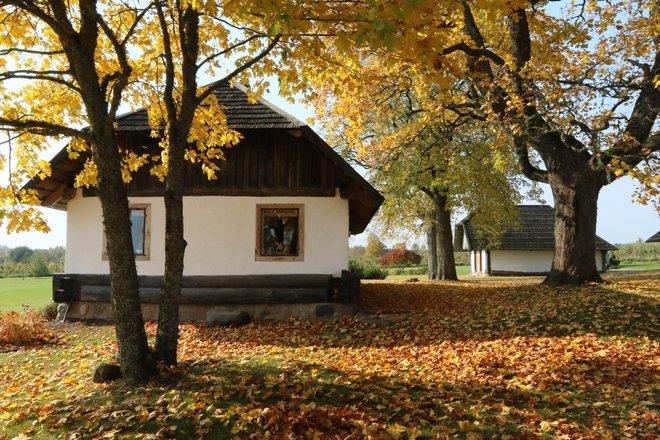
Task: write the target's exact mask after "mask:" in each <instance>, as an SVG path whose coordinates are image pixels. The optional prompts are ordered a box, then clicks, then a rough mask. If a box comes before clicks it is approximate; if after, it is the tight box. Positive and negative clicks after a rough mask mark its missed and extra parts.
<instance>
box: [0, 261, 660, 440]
mask: <svg viewBox="0 0 660 440" xmlns="http://www.w3.org/2000/svg"><path fill="white" fill-rule="evenodd" d="M634 276H640V278H633V277H634ZM610 280H611V283H609V284H606V285H593V286H588V287H585V288H581V289H574V288H566V289H551V288H546V287H541V286H538V285H536V284H534V283H535V282H537V280H533V281H530V280H524V279H523V280H500V281H498V280H495V281H492V280H489V281H486V282H483V281H480V282H477V281H474V282H456V283H450V282H447V283H431V282H417V283H392V282H369V283H364V284H363V292H362V293H363V303H364V307H365V308H367V309H368V310H369V311H370V312H371V313H370V314H366V315H363V316H358V317H355V318H347V319H342V320H340V321H317V322H311V321H287V322H281V323H274V322H256V323H252V324H249V325H247V326H244V327H240V328H229V329H224V328H223V329H209V328H205V327H203V326H196V325H183V326H182V327H181V331H182V342H181V360H182V362H181V365H180V366H179V368H178V369H177V370H176V371H171V372H162V374H161V375H160V378H159V379H158V380H157V381H155V382H154V383H152V384H149V385H148V386H144V387H140V388H137V389H128V388H126V387H124V386H123V385H121V384H120V383H115V384H112V385H97V384H94V383H92V382H91V372H92V368H93V366H94V365H95V364H96V363H98V362H100V361H103V360H105V361H107V360H110V359H111V357H112V354H113V352H114V350H115V344H114V342H113V331H112V328H111V327H109V326H86V325H81V324H69V325H65V326H64V327H61V328H59V329H57V330H56V332H57V333H58V334H59V335H60V338H61V340H60V344H59V345H56V346H47V347H43V346H42V347H39V348H33V349H21V350H18V351H11V352H6V353H3V354H0V438H14V437H16V436H19V438H44V439H46V438H47V439H50V438H57V437H60V438H145V439H146V438H181V439H185V438H191V439H193V438H209V439H215V438H249V437H252V438H320V439H335V438H336V439H346V438H350V439H358V438H374V439H388V438H392V439H397V438H398V439H411V438H467V439H479V438H494V437H495V438H516V439H518V438H626V437H628V438H648V439H651V438H657V433H658V432H659V431H658V429H659V428H658V427H659V426H660V415H659V413H658V401H659V399H658V396H659V394H660V393H659V391H660V389H659V383H660V381H659V379H660V374H659V373H660V343H659V340H658V336H659V332H660V326H659V325H658V315H659V312H660V307H659V305H658V304H659V303H658V301H659V300H660V273H658V272H654V273H651V274H645V275H639V274H637V275H633V274H629V275H628V277H624V276H618V275H617V276H616V277H615V278H611V279H610ZM154 328H155V327H154V326H153V325H149V326H148V330H149V331H150V332H151V333H153V331H154ZM2 432H5V434H1V433H2ZM157 433H158V434H157ZM21 435H22V436H23V437H20V436H21Z"/></svg>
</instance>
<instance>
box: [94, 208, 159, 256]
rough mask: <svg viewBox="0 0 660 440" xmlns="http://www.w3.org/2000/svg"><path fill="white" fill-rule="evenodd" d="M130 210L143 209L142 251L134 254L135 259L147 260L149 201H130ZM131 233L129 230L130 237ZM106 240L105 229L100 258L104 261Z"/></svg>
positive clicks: (149, 244)
mask: <svg viewBox="0 0 660 440" xmlns="http://www.w3.org/2000/svg"><path fill="white" fill-rule="evenodd" d="M128 209H129V210H130V211H133V210H143V211H144V230H143V231H142V233H143V235H144V249H143V251H144V252H143V253H141V254H135V260H136V261H147V260H150V259H151V204H149V203H131V204H129V205H128ZM132 238H133V234H132V231H131V239H132ZM107 248H108V241H107V237H106V235H105V230H104V231H103V255H102V259H103V260H104V261H105V260H107V259H108V251H107Z"/></svg>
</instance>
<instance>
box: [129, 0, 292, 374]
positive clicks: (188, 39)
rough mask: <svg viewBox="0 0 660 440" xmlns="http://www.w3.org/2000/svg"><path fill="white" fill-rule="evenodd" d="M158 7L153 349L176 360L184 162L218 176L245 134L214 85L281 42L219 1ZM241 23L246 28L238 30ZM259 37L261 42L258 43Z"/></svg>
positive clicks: (153, 100)
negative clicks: (215, 73) (218, 73)
mask: <svg viewBox="0 0 660 440" xmlns="http://www.w3.org/2000/svg"><path fill="white" fill-rule="evenodd" d="M155 9H156V14H155V15H156V16H155V17H154V20H153V22H152V23H150V26H149V25H148V26H145V27H144V28H142V29H141V32H142V33H143V34H144V35H145V38H146V36H147V35H160V36H161V40H162V48H161V47H160V45H156V46H155V47H151V48H150V49H149V50H147V53H148V54H149V56H150V57H151V58H152V59H153V60H154V62H153V63H152V64H151V66H150V68H149V70H147V76H148V77H149V78H150V87H151V88H152V89H153V90H152V92H151V93H150V94H148V95H147V105H148V110H149V120H150V124H151V126H152V127H153V129H154V130H155V131H159V130H160V129H161V127H163V126H164V127H163V128H162V130H163V133H162V134H161V133H158V134H157V136H159V137H160V147H161V148H162V149H163V153H162V154H161V156H162V157H163V160H162V161H161V163H160V165H159V166H158V165H157V166H155V167H154V168H152V173H153V174H156V175H158V176H159V177H160V178H161V179H163V180H164V181H165V191H164V201H165V236H166V239H165V273H164V276H165V283H164V288H163V290H162V295H161V301H160V307H159V319H158V322H159V325H158V333H157V337H156V345H155V353H156V356H157V358H158V359H159V360H161V361H163V362H164V363H166V364H169V365H174V364H176V362H177V341H178V329H179V297H180V292H181V283H182V277H183V260H184V255H185V247H186V242H185V239H184V221H183V192H184V177H185V163H186V161H190V162H193V163H199V164H200V166H201V167H202V170H203V171H204V172H205V174H206V175H207V177H208V178H210V179H215V178H216V171H217V170H219V167H218V165H217V161H218V160H221V159H223V158H224V153H223V151H222V148H227V147H231V146H232V145H234V144H236V143H238V142H239V140H240V138H241V135H240V133H238V132H237V131H235V130H232V129H230V128H229V127H228V126H227V120H226V118H225V117H224V113H223V111H222V107H221V105H220V103H218V101H217V99H216V97H215V95H214V94H213V92H214V91H215V90H217V89H218V88H219V87H221V86H222V85H224V84H227V83H228V82H231V81H234V80H236V79H237V78H238V77H239V75H241V74H243V73H246V72H248V70H249V69H250V68H251V67H253V66H255V65H256V64H257V63H258V62H260V61H261V60H262V59H264V57H266V55H268V54H269V53H270V52H271V51H272V50H273V49H274V48H275V47H276V44H277V42H278V41H279V39H280V36H279V35H273V36H272V37H271V36H270V35H269V32H268V29H261V30H260V27H259V23H254V24H253V25H252V26H250V27H241V24H240V21H241V19H240V17H236V18H237V22H235V23H233V22H228V21H227V20H228V19H229V18H231V17H232V10H231V7H230V6H228V5H225V8H224V10H223V12H224V14H225V15H226V16H224V17H218V16H217V15H216V14H217V5H216V4H215V2H209V3H206V4H195V3H194V2H188V1H174V2H171V3H168V4H167V5H165V4H161V3H156V5H155ZM239 15H240V14H239ZM264 22H267V20H264ZM262 27H263V26H262ZM239 29H240V30H242V32H238V31H239ZM237 34H238V35H237ZM260 41H264V44H263V45H260V44H259V42H260ZM237 55H241V58H240V59H239V60H238V61H236V62H235V67H234V68H232V69H229V71H228V73H226V74H225V75H224V76H223V77H222V78H220V79H218V80H217V81H215V82H214V83H212V84H211V85H208V86H205V87H202V88H200V87H199V86H198V76H199V72H200V70H201V69H203V68H207V69H211V70H216V69H217V70H221V69H222V68H223V67H224V68H225V69H224V70H227V67H228V66H227V64H230V63H229V62H228V61H227V60H228V59H229V57H235V56H237ZM161 60H162V61H161ZM223 63H224V64H223ZM161 64H163V65H162V66H161ZM161 72H162V73H161ZM243 79H246V77H245V76H243Z"/></svg>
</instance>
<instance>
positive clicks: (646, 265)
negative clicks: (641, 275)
mask: <svg viewBox="0 0 660 440" xmlns="http://www.w3.org/2000/svg"><path fill="white" fill-rule="evenodd" d="M611 270H615V271H616V270H660V261H633V262H629V261H622V262H621V263H620V264H619V265H618V266H617V267H613V268H611Z"/></svg>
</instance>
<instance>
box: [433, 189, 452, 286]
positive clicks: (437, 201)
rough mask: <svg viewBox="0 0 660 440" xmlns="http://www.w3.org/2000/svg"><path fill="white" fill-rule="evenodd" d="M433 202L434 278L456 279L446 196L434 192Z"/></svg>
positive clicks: (449, 214)
mask: <svg viewBox="0 0 660 440" xmlns="http://www.w3.org/2000/svg"><path fill="white" fill-rule="evenodd" d="M433 204H434V211H435V231H436V249H437V255H438V266H437V270H436V272H437V275H436V276H437V278H436V279H439V280H458V276H456V262H455V261H454V243H453V241H452V233H451V213H450V212H449V210H448V209H447V196H446V195H444V194H440V193H438V192H435V194H434V197H433Z"/></svg>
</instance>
